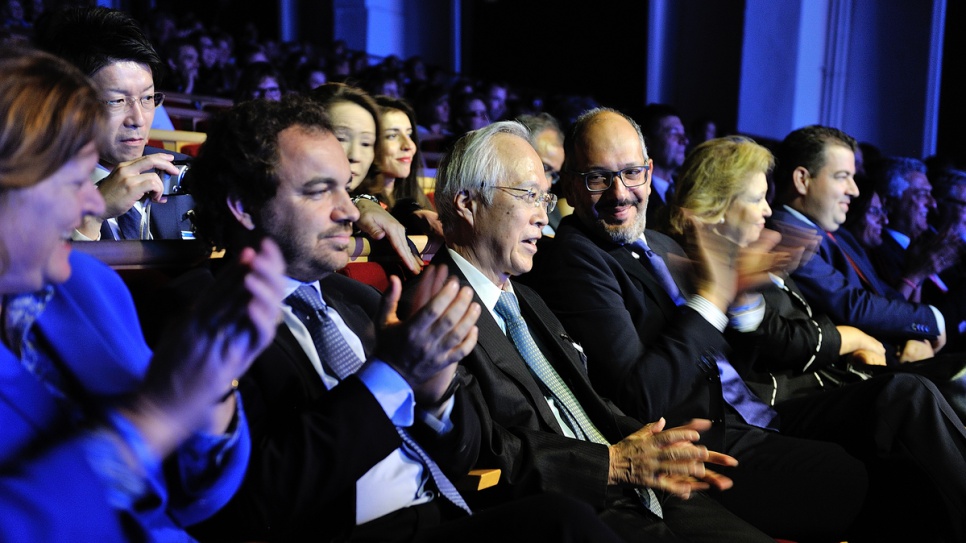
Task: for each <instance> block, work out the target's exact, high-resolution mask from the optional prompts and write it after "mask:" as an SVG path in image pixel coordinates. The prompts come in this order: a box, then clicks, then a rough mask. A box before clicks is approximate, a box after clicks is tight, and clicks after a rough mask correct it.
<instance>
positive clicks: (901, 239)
mask: <svg viewBox="0 0 966 543" xmlns="http://www.w3.org/2000/svg"><path fill="white" fill-rule="evenodd" d="M885 231H886V232H888V233H889V235H890V236H892V239H894V240H896V243H898V244H899V246H900V247H902V248H903V249H908V248H909V244H910V243H912V238H910V237H909V236H907V235H905V234H903V233H902V232H899V231H898V230H893V229H891V228H886V229H885Z"/></svg>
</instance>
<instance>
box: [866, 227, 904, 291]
mask: <svg viewBox="0 0 966 543" xmlns="http://www.w3.org/2000/svg"><path fill="white" fill-rule="evenodd" d="M867 254H868V256H869V261H870V262H872V266H873V267H874V268H875V271H876V274H877V275H878V276H879V278H881V279H882V280H883V281H884V282H885V283H887V284H889V285H890V286H895V285H898V282H899V280H900V279H901V278H902V270H903V269H904V268H905V265H906V249H905V248H904V247H903V246H902V245H899V242H898V241H896V238H894V237H892V235H891V234H889V233H888V232H885V231H883V232H882V245H880V246H878V247H876V248H874V249H873V250H872V251H870V252H869V253H867Z"/></svg>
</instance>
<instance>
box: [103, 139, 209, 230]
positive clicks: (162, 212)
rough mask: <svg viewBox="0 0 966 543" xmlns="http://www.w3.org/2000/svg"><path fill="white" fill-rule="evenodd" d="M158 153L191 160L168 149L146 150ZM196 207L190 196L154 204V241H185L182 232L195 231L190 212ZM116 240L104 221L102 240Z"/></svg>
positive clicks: (150, 153) (171, 198) (155, 148)
mask: <svg viewBox="0 0 966 543" xmlns="http://www.w3.org/2000/svg"><path fill="white" fill-rule="evenodd" d="M156 153H168V154H171V155H174V159H175V160H186V159H190V158H191V157H189V156H188V155H185V154H181V153H176V152H174V151H168V150H167V149H158V148H157V147H145V148H144V154H145V155H153V154H156ZM194 207H195V200H194V198H192V197H191V196H190V195H188V194H182V195H178V196H168V201H167V202H165V203H163V204H159V203H155V202H152V203H151V219H150V222H151V235H152V236H153V237H154V239H183V238H182V235H181V233H182V232H191V231H193V225H192V224H191V214H190V213H189V212H190V211H191V210H192V209H194ZM116 239H117V238H115V237H114V234H113V232H111V227H110V225H108V224H107V221H104V224H102V225H101V240H104V241H109V240H116Z"/></svg>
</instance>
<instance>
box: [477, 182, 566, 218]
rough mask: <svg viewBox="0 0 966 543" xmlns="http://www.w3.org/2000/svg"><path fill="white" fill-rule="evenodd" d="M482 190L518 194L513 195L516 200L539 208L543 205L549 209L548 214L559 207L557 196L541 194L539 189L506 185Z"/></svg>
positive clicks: (489, 186)
mask: <svg viewBox="0 0 966 543" xmlns="http://www.w3.org/2000/svg"><path fill="white" fill-rule="evenodd" d="M480 188H481V189H503V190H507V191H511V192H516V193H518V194H512V196H513V197H514V198H519V199H521V200H523V201H524V202H526V203H528V204H530V205H532V206H533V207H539V206H540V205H543V206H545V207H546V208H547V213H550V212H552V211H553V210H554V208H555V207H557V195H556V194H551V193H549V192H540V191H538V190H537V189H521V188H517V187H507V186H504V185H483V186H482V187H480Z"/></svg>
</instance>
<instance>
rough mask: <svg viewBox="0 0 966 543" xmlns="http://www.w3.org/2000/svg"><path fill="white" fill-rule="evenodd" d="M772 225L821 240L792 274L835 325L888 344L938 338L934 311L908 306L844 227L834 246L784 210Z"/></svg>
mask: <svg viewBox="0 0 966 543" xmlns="http://www.w3.org/2000/svg"><path fill="white" fill-rule="evenodd" d="M770 221H771V224H774V223H775V222H784V223H789V224H791V225H794V226H797V227H799V228H805V229H808V230H811V231H814V232H815V233H816V234H818V235H820V236H821V238H822V242H821V244H820V245H819V248H818V252H817V253H816V254H815V255H814V256H813V257H812V258H811V259H810V260H808V261H807V262H803V263H802V264H801V265H800V266H799V267H798V269H796V270H795V271H794V272H792V278H793V279H794V280H795V283H796V284H797V285H798V288H799V289H801V291H802V294H803V295H804V296H805V299H806V300H808V303H809V304H811V306H812V308H813V309H814V310H815V311H817V312H819V313H825V314H826V315H828V316H829V318H831V319H832V321H833V322H835V323H836V324H844V325H850V326H855V327H856V328H859V329H861V330H862V331H864V332H866V333H867V334H869V335H871V336H874V337H875V338H877V339H879V340H880V341H882V342H884V343H893V344H901V343H903V342H905V340H908V339H933V338H935V337H937V336H938V335H939V325H938V323H937V322H936V317H935V316H934V315H933V312H932V310H931V309H930V308H929V307H928V306H926V305H924V304H917V303H912V302H908V301H906V300H905V299H903V298H902V296H901V295H900V294H899V293H898V292H896V291H895V290H894V289H892V288H891V287H890V286H889V285H887V284H885V282H883V281H882V280H881V279H879V277H878V275H877V274H876V273H875V269H874V268H873V267H872V265H871V263H870V262H869V259H868V257H867V256H866V254H865V251H864V250H862V248H861V246H859V244H858V242H857V241H855V239H854V238H853V237H852V236H851V235H850V234H849V233H848V232H847V231H845V230H844V229H841V228H840V229H839V230H838V231H837V232H835V239H836V242H837V243H833V242H832V240H830V239H829V237H828V234H827V233H826V232H824V231H823V230H821V229H819V228H816V227H815V226H813V225H810V224H807V223H805V222H803V221H801V220H799V219H798V218H797V217H795V216H794V215H792V214H791V213H789V212H787V211H786V210H784V209H776V210H775V211H774V213H773V214H772V216H771V219H770ZM776 229H778V230H780V228H776ZM844 251H848V254H849V256H850V257H852V260H853V261H854V262H855V263H856V265H857V266H858V267H859V269H860V270H862V274H863V275H864V276H865V277H866V278H867V279H868V280H869V281H870V282H871V283H872V284H873V285H874V288H875V291H872V290H869V289H868V288H867V287H866V286H865V285H864V284H863V283H862V280H861V278H860V277H859V275H858V273H857V272H856V271H855V270H854V269H853V268H852V266H851V264H850V263H849V261H848V259H847V258H846V255H845V252H844Z"/></svg>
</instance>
